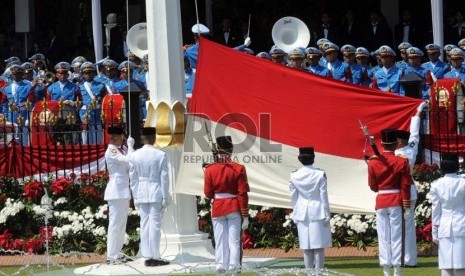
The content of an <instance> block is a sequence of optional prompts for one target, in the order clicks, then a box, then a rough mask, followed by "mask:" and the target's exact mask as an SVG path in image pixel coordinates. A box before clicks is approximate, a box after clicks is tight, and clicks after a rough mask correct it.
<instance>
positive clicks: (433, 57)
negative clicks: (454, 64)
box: [421, 44, 449, 88]
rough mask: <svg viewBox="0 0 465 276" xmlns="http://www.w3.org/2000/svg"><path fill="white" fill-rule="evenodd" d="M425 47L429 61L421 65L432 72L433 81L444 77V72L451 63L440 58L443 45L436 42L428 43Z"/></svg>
mask: <svg viewBox="0 0 465 276" xmlns="http://www.w3.org/2000/svg"><path fill="white" fill-rule="evenodd" d="M425 49H426V53H427V54H428V59H429V61H428V62H425V63H423V64H422V65H421V66H422V67H423V68H425V69H426V70H428V71H430V72H431V77H432V78H433V82H435V81H436V80H438V79H442V78H443V77H444V74H445V73H446V72H447V71H448V70H449V65H448V64H446V63H444V62H442V61H441V60H439V56H440V55H441V47H439V46H438V45H436V44H428V45H426V47H425ZM428 88H429V87H428Z"/></svg>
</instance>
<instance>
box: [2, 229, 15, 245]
mask: <svg viewBox="0 0 465 276" xmlns="http://www.w3.org/2000/svg"><path fill="white" fill-rule="evenodd" d="M12 236H13V234H11V233H8V229H5V230H4V231H3V234H2V235H0V248H4V249H8V248H9V247H10V239H11V237H12Z"/></svg>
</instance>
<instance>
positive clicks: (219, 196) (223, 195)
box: [215, 193, 237, 198]
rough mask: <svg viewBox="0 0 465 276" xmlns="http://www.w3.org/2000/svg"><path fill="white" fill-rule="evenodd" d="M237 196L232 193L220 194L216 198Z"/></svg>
mask: <svg viewBox="0 0 465 276" xmlns="http://www.w3.org/2000/svg"><path fill="white" fill-rule="evenodd" d="M236 197H237V195H233V194H230V193H218V194H215V198H236Z"/></svg>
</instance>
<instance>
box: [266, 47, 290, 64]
mask: <svg viewBox="0 0 465 276" xmlns="http://www.w3.org/2000/svg"><path fill="white" fill-rule="evenodd" d="M269 53H270V56H271V61H272V62H274V63H278V64H282V65H285V64H286V61H285V60H284V57H285V56H286V52H284V51H283V50H281V49H280V48H279V47H278V46H276V45H273V46H272V47H271V49H270V52H269Z"/></svg>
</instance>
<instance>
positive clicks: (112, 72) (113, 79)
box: [102, 59, 122, 94]
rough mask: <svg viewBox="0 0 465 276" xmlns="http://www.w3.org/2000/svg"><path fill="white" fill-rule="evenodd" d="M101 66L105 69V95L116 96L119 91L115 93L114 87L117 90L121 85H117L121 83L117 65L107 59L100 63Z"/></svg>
mask: <svg viewBox="0 0 465 276" xmlns="http://www.w3.org/2000/svg"><path fill="white" fill-rule="evenodd" d="M102 65H103V66H104V68H105V69H104V70H105V75H106V77H107V78H106V80H105V88H106V89H107V94H118V91H119V90H118V91H116V90H115V87H118V88H119V89H121V88H122V86H121V84H119V82H120V81H121V79H120V73H119V71H118V66H119V64H118V63H116V61H114V60H112V59H107V60H105V61H104V62H103V63H102Z"/></svg>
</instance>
